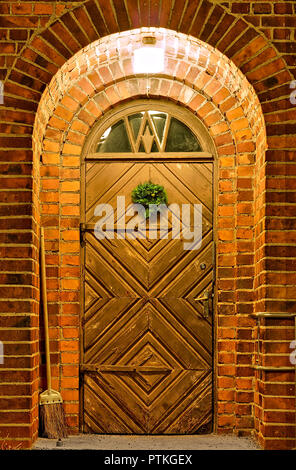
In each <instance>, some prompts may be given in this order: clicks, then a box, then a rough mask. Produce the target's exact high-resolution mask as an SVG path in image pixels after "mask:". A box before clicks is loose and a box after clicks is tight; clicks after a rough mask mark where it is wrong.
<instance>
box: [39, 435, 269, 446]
mask: <svg viewBox="0 0 296 470" xmlns="http://www.w3.org/2000/svg"><path fill="white" fill-rule="evenodd" d="M56 444H57V442H56V441H55V440H51V439H41V438H40V439H38V441H37V442H36V444H35V446H34V450H53V449H54V450H57V449H61V450H63V449H64V450H258V449H260V447H259V446H258V445H257V444H256V442H255V441H253V440H252V439H250V438H246V437H236V436H228V435H227V436H221V435H215V434H208V435H203V436H132V437H130V436H102V435H93V434H81V435H78V436H71V437H68V438H67V439H64V440H63V441H62V447H57V445H56Z"/></svg>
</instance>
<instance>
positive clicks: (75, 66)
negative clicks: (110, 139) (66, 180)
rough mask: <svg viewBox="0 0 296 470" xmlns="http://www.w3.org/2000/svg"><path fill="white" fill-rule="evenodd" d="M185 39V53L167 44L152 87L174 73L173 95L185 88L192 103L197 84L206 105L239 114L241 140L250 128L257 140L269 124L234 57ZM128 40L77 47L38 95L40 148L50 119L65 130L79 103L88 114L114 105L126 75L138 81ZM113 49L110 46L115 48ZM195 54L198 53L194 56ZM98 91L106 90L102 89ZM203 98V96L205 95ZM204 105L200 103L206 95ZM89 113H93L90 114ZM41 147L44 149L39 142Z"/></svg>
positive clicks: (229, 115) (230, 114) (229, 117)
mask: <svg viewBox="0 0 296 470" xmlns="http://www.w3.org/2000/svg"><path fill="white" fill-rule="evenodd" d="M134 34H135V35H136V37H137V38H138V39H139V38H141V37H142V36H143V35H144V34H147V32H146V33H143V32H139V31H137V32H134ZM169 34H172V32H169ZM182 39H183V40H184V41H187V43H186V42H185V44H187V45H188V47H187V49H186V54H185V52H184V50H183V52H182V54H183V55H182V54H181V51H180V50H179V48H175V50H174V51H173V53H172V52H170V47H171V46H170V43H169V44H167V47H166V67H165V72H164V73H163V74H162V76H161V77H153V78H152V77H150V78H149V79H148V78H147V80H148V81H149V93H150V94H151V89H153V88H154V89H156V85H155V84H156V83H158V82H159V81H160V78H161V80H162V82H161V83H162V86H163V87H164V88H165V87H166V85H167V81H166V80H170V78H171V77H173V79H174V80H175V83H174V85H173V95H174V96H172V97H171V98H173V99H176V100H178V98H179V94H180V93H183V94H186V95H187V97H185V96H184V101H187V102H185V105H189V107H191V108H192V106H190V100H188V96H190V94H191V93H193V91H192V90H194V91H196V92H198V93H200V94H202V95H203V97H204V100H205V101H207V103H206V106H207V107H208V108H214V106H215V105H217V107H218V109H219V110H220V111H221V112H222V113H223V114H224V115H225V116H226V119H227V120H228V121H229V122H230V121H233V120H235V119H240V122H237V123H236V124H233V125H234V127H236V128H237V129H235V130H236V131H237V132H236V133H235V134H236V135H235V139H234V140H235V142H238V143H240V142H241V141H244V140H246V139H247V138H249V139H251V136H250V133H252V134H253V136H252V138H253V140H254V138H255V139H256V136H257V135H259V134H260V133H261V134H262V130H264V129H265V126H264V118H263V114H262V110H261V106H260V103H259V100H258V98H257V96H256V93H255V92H254V89H253V88H252V86H251V85H250V84H249V83H248V81H247V80H246V79H245V77H244V76H243V74H241V73H240V72H239V70H238V69H237V68H236V67H235V66H234V64H232V63H230V62H229V61H228V60H227V58H225V57H223V56H222V54H220V53H218V52H217V51H214V50H212V48H211V47H209V46H207V45H204V44H201V43H199V42H196V41H195V40H193V41H191V42H188V39H187V38H183V37H182ZM112 40H113V41H115V42H116V45H117V49H116V52H114V51H113V54H112V52H110V54H109V56H110V57H109V58H108V60H107V58H106V55H105V54H106V48H108V47H110V41H111V43H112ZM120 41H123V44H122V46H124V45H125V47H122V48H121V47H120V45H119V42H120ZM128 41H130V38H129V39H127V38H126V35H123V36H116V37H113V38H109V39H108V41H107V42H106V41H103V42H101V41H99V43H95V44H92V45H90V46H89V47H88V48H85V50H84V51H83V54H82V52H79V54H78V55H77V56H76V57H74V58H72V59H71V60H70V61H69V63H67V64H66V65H65V66H64V67H62V68H61V70H60V71H59V73H58V74H56V76H55V77H54V79H53V80H52V82H51V83H50V85H49V87H48V88H47V90H46V91H45V92H44V94H43V96H42V100H41V101H40V105H39V108H38V113H37V117H36V122H35V128H36V132H35V134H34V137H36V138H35V139H34V141H35V143H37V145H36V148H38V140H39V141H40V138H41V136H42V130H43V131H44V129H45V128H46V125H47V122H49V123H50V124H53V127H57V129H60V130H65V128H66V127H67V122H68V121H69V120H70V119H71V116H72V114H73V111H74V110H75V109H76V107H77V106H80V107H81V108H82V109H81V114H84V115H85V117H87V114H85V113H87V112H88V111H89V109H88V108H90V107H92V106H97V105H98V106H99V107H101V108H102V112H104V108H105V107H106V106H108V102H109V101H111V103H112V104H113V105H115V104H116V103H115V102H116V101H117V102H119V101H120V99H121V100H122V99H124V96H125V94H126V90H124V88H125V86H126V81H127V80H128V79H129V80H130V83H132V80H134V83H136V82H137V78H136V77H134V79H132V78H131V77H132V76H133V70H132V63H131V59H130V48H129V49H128V48H127V47H126V46H127V45H129V46H130V45H131V43H130V42H128ZM113 49H114V48H113ZM113 49H112V48H111V51H112V50H113ZM183 49H184V48H183ZM119 51H120V53H119ZM213 56H214V58H213ZM197 57H198V59H196V58H197ZM82 58H83V59H84V62H83V63H81V62H80V59H82ZM213 64H214V66H213ZM142 83H144V82H142ZM146 89H147V87H146ZM118 90H120V92H118ZM158 91H159V90H158ZM100 92H102V93H101V94H100ZM94 93H97V94H99V95H98V100H99V101H100V103H92V102H91V101H90V98H91V97H92V95H93V94H94ZM145 93H146V90H145V91H142V92H141V94H145ZM194 98H196V97H194ZM200 99H201V100H202V98H200ZM196 100H197V98H196ZM104 101H105V102H106V103H104ZM197 104H198V103H196V105H197ZM200 106H202V101H201V103H200ZM83 108H84V109H83ZM243 118H244V119H245V121H243ZM89 119H91V118H90V116H89ZM93 122H94V121H93ZM248 124H249V125H248ZM43 135H44V132H43ZM263 139H264V137H263ZM39 151H40V153H41V148H40V145H39Z"/></svg>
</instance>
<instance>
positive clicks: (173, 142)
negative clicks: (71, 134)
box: [97, 111, 202, 153]
mask: <svg viewBox="0 0 296 470" xmlns="http://www.w3.org/2000/svg"><path fill="white" fill-rule="evenodd" d="M201 151H202V147H201V144H200V142H199V140H198V138H197V137H196V135H195V134H194V133H193V132H192V131H191V129H190V128H189V127H188V126H187V125H186V124H184V123H183V122H181V121H180V120H179V119H176V118H175V117H172V116H171V115H170V114H167V113H163V112H160V111H142V112H139V113H135V114H131V115H129V116H125V117H124V118H122V119H120V120H119V121H117V122H116V123H115V124H113V125H112V126H110V127H109V128H108V129H107V130H106V131H105V132H104V133H103V134H102V135H101V136H100V138H99V141H98V146H97V152H98V153H111V152H116V153H122V152H133V153H138V152H139V153H155V152H201Z"/></svg>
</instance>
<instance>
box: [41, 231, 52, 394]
mask: <svg viewBox="0 0 296 470" xmlns="http://www.w3.org/2000/svg"><path fill="white" fill-rule="evenodd" d="M40 235H41V236H40V246H41V287H42V301H43V302H42V303H43V315H44V334H45V357H46V378H47V389H48V390H51V370H50V353H49V335H48V311H47V292H46V269H45V245H44V229H43V227H40Z"/></svg>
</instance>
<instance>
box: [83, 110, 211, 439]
mask: <svg viewBox="0 0 296 470" xmlns="http://www.w3.org/2000/svg"><path fill="white" fill-rule="evenodd" d="M84 175H85V184H84V190H83V192H84V201H83V208H84V217H83V221H82V224H81V232H82V251H83V263H84V269H83V275H82V287H83V292H84V300H83V310H84V311H83V319H82V325H81V332H82V339H83V341H82V351H81V356H82V361H81V366H80V370H81V378H82V380H81V392H82V405H83V410H82V429H83V431H84V432H92V433H99V434H108V433H112V434H199V433H206V432H210V431H211V429H212V369H213V366H212V362H213V361H212V330H213V327H212V325H213V301H212V294H213V287H214V237H213V151H212V147H211V143H210V142H209V140H208V137H207V136H205V133H204V132H203V131H202V128H201V125H200V124H199V123H198V122H196V121H195V120H194V119H192V118H191V116H189V114H187V113H186V112H183V110H179V108H177V107H175V106H168V105H165V104H160V103H158V102H153V101H149V102H148V101H145V102H144V101H143V102H139V103H136V104H133V105H130V106H125V107H123V108H121V109H120V110H119V111H118V112H113V114H112V115H110V116H107V118H106V119H105V120H104V121H103V123H102V124H100V125H99V127H98V129H96V130H94V133H93V135H92V136H91V138H90V141H89V143H88V147H87V149H86V152H85V159H84ZM145 182H150V183H153V184H157V185H160V186H162V187H163V188H164V189H165V191H166V193H167V197H168V205H169V209H168V210H167V212H166V213H165V217H167V219H166V220H168V232H167V234H166V238H161V237H162V235H161V233H162V230H163V227H165V225H163V223H162V217H164V215H163V214H161V215H159V216H158V218H157V219H155V220H154V226H153V224H152V222H151V220H150V219H147V220H145V222H144V223H143V226H142V228H143V227H144V228H145V227H147V229H148V227H149V223H151V226H150V229H151V230H150V232H149V233H146V234H144V235H145V236H143V234H142V236H139V237H138V238H137V233H138V232H139V230H138V232H137V231H134V232H132V235H131V234H130V235H128V230H127V229H126V231H125V232H122V231H120V230H122V228H123V227H124V226H125V227H126V228H127V227H128V222H130V221H131V220H132V217H131V213H129V212H128V210H126V208H127V206H128V205H129V204H131V202H132V201H131V194H132V191H133V189H134V188H135V187H137V186H138V185H139V184H143V183H145ZM118 197H119V198H120V199H118ZM123 198H125V200H124V199H123ZM124 201H125V205H123V202H124ZM98 207H99V208H100V209H99V210H98V209H96V208H98ZM196 207H199V208H202V222H201V221H200V220H199V219H198V218H196V219H195V218H194V216H195V213H194V209H195V208H196ZM104 208H105V212H104V210H103V209H104ZM110 208H111V209H112V210H113V213H112V210H111V209H110ZM178 208H180V211H179V212H178ZM186 208H187V209H188V211H189V212H187V215H188V214H190V219H189V220H190V223H189V225H190V227H187V229H188V230H189V232H190V234H191V240H190V236H189V235H188V233H187V232H186V229H184V230H183V232H182V230H181V233H180V235H179V236H177V235H176V233H177V232H174V230H173V227H175V225H174V223H175V222H176V220H177V221H178V220H179V223H180V225H179V226H180V227H181V229H182V227H183V228H184V227H185V222H184V217H183V218H182V216H183V215H184V214H185V212H186V210H187V209H186ZM108 211H109V212H108ZM172 211H175V214H174V216H175V218H174V219H173V215H172V213H170V212H172ZM95 214H96V215H95ZM98 215H100V216H101V219H100V217H98ZM102 216H105V219H104V222H105V225H104V229H105V230H106V232H105V233H106V234H107V233H108V231H109V235H106V237H105V238H103V237H102V236H101V238H100V237H99V239H98V236H97V235H98V232H96V230H95V228H96V223H97V222H98V220H101V221H102ZM123 218H124V219H125V223H123ZM111 222H112V223H114V228H115V233H113V232H112V233H113V234H111V229H112V223H111ZM187 222H188V218H187ZM198 224H199V226H198ZM187 225H188V224H187ZM100 227H101V228H102V224H101V225H100ZM147 232H148V230H147ZM201 233H202V236H201ZM190 243H191V245H190Z"/></svg>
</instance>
